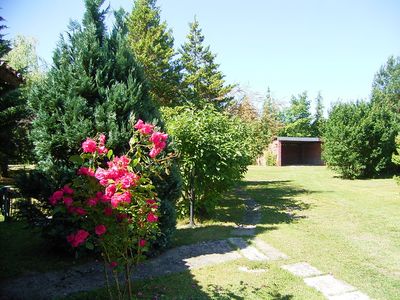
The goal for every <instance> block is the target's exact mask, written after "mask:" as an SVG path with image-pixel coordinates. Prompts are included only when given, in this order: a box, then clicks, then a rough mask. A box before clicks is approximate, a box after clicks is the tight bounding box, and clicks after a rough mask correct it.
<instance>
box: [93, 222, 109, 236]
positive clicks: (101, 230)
mask: <svg viewBox="0 0 400 300" xmlns="http://www.w3.org/2000/svg"><path fill="white" fill-rule="evenodd" d="M106 231H107V228H106V226H104V225H103V224H100V225H97V226H96V227H95V229H94V232H96V234H97V235H98V236H100V235H103V234H105V233H106Z"/></svg>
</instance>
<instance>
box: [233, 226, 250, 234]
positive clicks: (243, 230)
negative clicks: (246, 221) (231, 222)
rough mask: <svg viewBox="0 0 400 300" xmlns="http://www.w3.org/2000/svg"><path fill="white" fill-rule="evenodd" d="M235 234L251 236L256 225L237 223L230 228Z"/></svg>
mask: <svg viewBox="0 0 400 300" xmlns="http://www.w3.org/2000/svg"><path fill="white" fill-rule="evenodd" d="M232 234H233V235H236V236H253V235H255V234H256V225H239V226H237V227H236V228H235V229H233V230H232Z"/></svg>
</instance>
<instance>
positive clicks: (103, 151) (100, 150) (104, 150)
mask: <svg viewBox="0 0 400 300" xmlns="http://www.w3.org/2000/svg"><path fill="white" fill-rule="evenodd" d="M97 153H99V154H107V153H108V149H107V148H106V147H105V146H100V147H99V148H97Z"/></svg>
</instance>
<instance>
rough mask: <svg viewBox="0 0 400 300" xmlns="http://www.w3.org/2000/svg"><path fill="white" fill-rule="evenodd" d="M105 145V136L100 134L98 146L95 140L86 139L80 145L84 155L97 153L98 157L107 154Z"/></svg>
mask: <svg viewBox="0 0 400 300" xmlns="http://www.w3.org/2000/svg"><path fill="white" fill-rule="evenodd" d="M105 144H106V136H105V135H104V134H100V136H99V144H97V143H96V141H95V140H92V139H90V138H86V141H84V142H83V143H82V149H83V152H85V153H95V152H97V153H99V154H100V155H102V154H107V152H108V149H107V148H106V146H105Z"/></svg>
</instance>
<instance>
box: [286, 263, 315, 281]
mask: <svg viewBox="0 0 400 300" xmlns="http://www.w3.org/2000/svg"><path fill="white" fill-rule="evenodd" d="M281 268H282V269H285V270H287V271H289V272H290V273H292V274H293V275H296V276H299V277H303V278H305V277H312V276H318V275H322V272H321V271H320V270H318V269H317V268H315V267H313V266H312V265H310V264H308V263H306V262H300V263H296V264H291V265H284V266H282V267H281Z"/></svg>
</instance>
